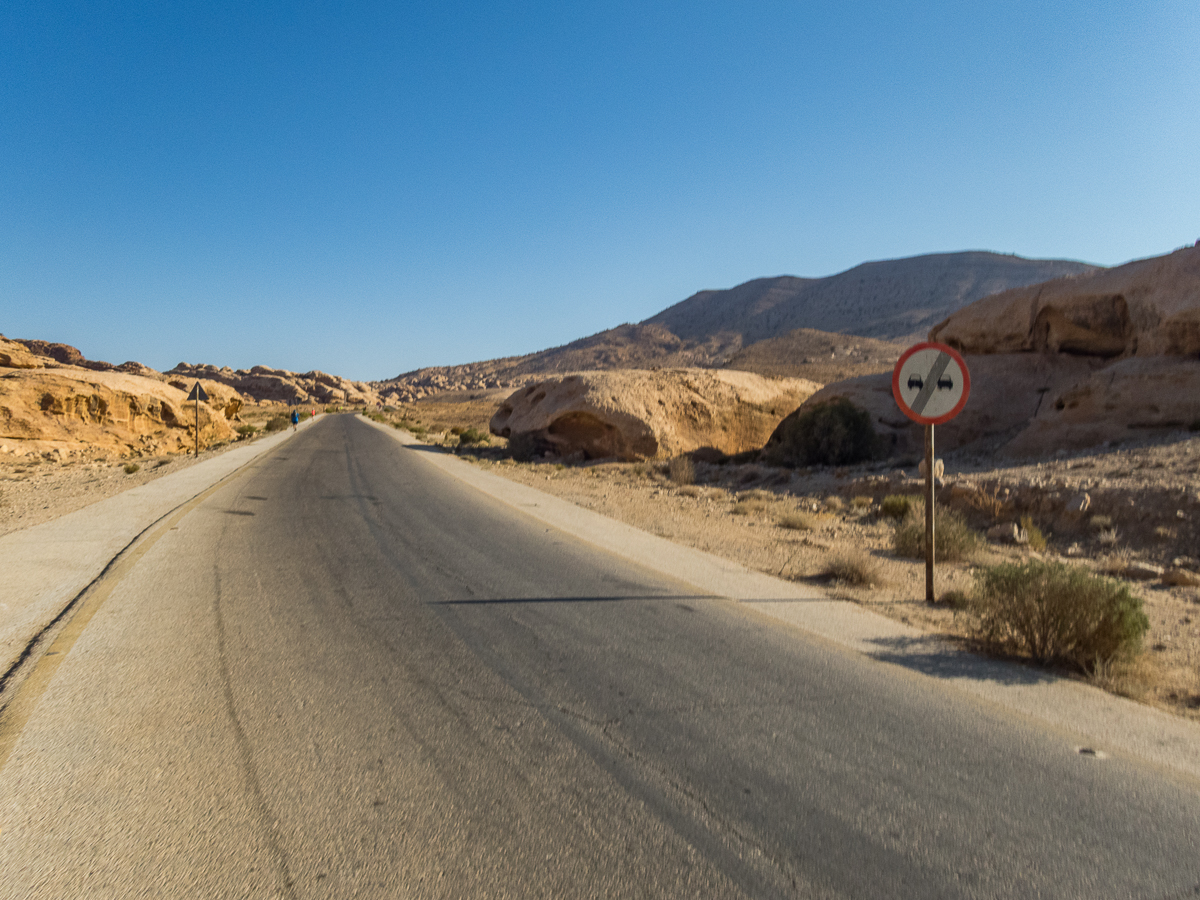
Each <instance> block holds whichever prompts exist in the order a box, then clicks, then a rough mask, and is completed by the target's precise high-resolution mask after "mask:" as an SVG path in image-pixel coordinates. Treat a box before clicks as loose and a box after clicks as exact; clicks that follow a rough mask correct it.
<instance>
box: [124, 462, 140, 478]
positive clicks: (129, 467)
mask: <svg viewBox="0 0 1200 900" xmlns="http://www.w3.org/2000/svg"><path fill="white" fill-rule="evenodd" d="M141 468H142V467H141V466H139V465H138V464H137V463H125V474H126V475H132V474H133V473H134V472H138V471H140V470H141Z"/></svg>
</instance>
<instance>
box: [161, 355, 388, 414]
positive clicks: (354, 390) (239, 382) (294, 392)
mask: <svg viewBox="0 0 1200 900" xmlns="http://www.w3.org/2000/svg"><path fill="white" fill-rule="evenodd" d="M166 375H167V378H169V379H170V380H171V381H172V382H174V381H175V380H176V379H180V378H182V379H185V380H186V379H200V380H207V381H213V382H219V383H221V384H224V385H227V386H229V387H231V388H233V389H234V390H236V391H237V392H238V393H239V394H243V395H245V396H247V397H253V398H254V399H255V400H258V401H264V400H267V401H272V402H276V403H287V404H300V405H307V404H310V403H311V404H315V405H325V404H328V403H337V404H348V405H359V406H363V405H374V404H375V403H378V402H380V396H379V394H378V392H377V391H375V389H374V388H372V387H371V386H370V385H368V384H365V383H363V382H361V381H350V380H348V379H345V378H340V377H339V376H337V375H330V374H328V373H326V372H317V371H313V372H304V373H297V372H290V371H288V370H287V369H272V368H271V367H269V366H255V367H254V368H252V369H249V370H246V369H231V368H229V367H228V366H225V367H222V368H217V367H216V366H212V365H193V364H191V363H180V364H179V365H177V366H176V367H175V368H173V369H171V371H169V372H167V373H166Z"/></svg>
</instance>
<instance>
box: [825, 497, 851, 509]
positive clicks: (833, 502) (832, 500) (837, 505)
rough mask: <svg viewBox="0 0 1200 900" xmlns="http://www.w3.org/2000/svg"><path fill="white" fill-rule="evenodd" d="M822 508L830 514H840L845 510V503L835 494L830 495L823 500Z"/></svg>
mask: <svg viewBox="0 0 1200 900" xmlns="http://www.w3.org/2000/svg"><path fill="white" fill-rule="evenodd" d="M824 506H825V508H826V509H827V510H829V511H830V512H841V511H842V510H843V509H845V508H846V501H845V500H843V499H842V498H841V497H839V496H838V495H837V494H830V495H829V496H828V497H826V498H825V503H824Z"/></svg>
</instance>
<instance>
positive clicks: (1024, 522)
mask: <svg viewBox="0 0 1200 900" xmlns="http://www.w3.org/2000/svg"><path fill="white" fill-rule="evenodd" d="M1020 524H1021V527H1022V528H1023V529H1025V536H1026V538H1028V540H1029V549H1030V550H1036V551H1038V552H1039V553H1041V552H1042V551H1043V550H1045V549H1046V536H1045V535H1044V534H1042V529H1040V528H1038V527H1037V525H1035V524H1033V519H1032V517H1030V516H1021V523H1020Z"/></svg>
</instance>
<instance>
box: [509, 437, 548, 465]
mask: <svg viewBox="0 0 1200 900" xmlns="http://www.w3.org/2000/svg"><path fill="white" fill-rule="evenodd" d="M508 452H509V455H510V456H512V458H513V459H515V460H516V461H517V462H533V460H534V459H535V458H537V457H539V456H541V455H542V453H543V452H544V451H543V450H542V447H541V442H540V441H539V440H538V439H537V437H536V436H535V435H534V434H533V433H532V432H521V433H520V434H514V435H512V437H510V438H509V439H508Z"/></svg>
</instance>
